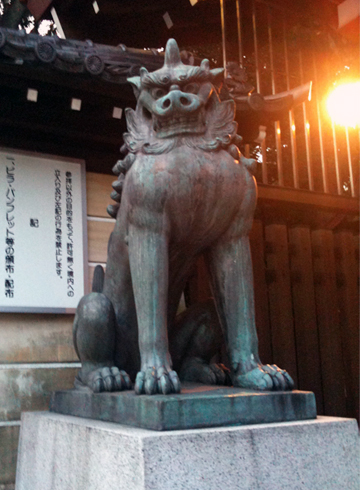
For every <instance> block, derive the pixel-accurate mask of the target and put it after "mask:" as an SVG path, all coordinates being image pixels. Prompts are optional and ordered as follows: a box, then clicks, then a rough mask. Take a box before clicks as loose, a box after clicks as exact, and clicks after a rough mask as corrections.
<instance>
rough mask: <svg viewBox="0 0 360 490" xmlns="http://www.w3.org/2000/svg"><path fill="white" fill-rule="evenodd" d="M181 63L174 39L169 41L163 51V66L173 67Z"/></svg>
mask: <svg viewBox="0 0 360 490" xmlns="http://www.w3.org/2000/svg"><path fill="white" fill-rule="evenodd" d="M180 63H182V61H181V58H180V51H179V47H178V45H177V42H176V41H175V39H169V40H168V42H167V43H166V49H165V64H164V66H174V65H179V64H180Z"/></svg>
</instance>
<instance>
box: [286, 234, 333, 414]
mask: <svg viewBox="0 0 360 490" xmlns="http://www.w3.org/2000/svg"><path fill="white" fill-rule="evenodd" d="M289 244H290V245H289V246H290V251H291V253H290V268H291V279H292V299H293V308H294V324H295V338H296V358H297V368H298V381H299V386H298V387H299V389H300V390H308V391H313V392H314V393H315V395H316V404H317V410H318V413H319V414H322V413H323V410H324V408H323V394H322V383H321V363H320V351H319V340H318V330H317V323H316V305H315V289H314V276H313V268H312V267H313V265H312V253H311V237H310V229H309V228H308V227H303V226H297V227H294V228H290V229H289Z"/></svg>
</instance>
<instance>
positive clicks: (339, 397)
mask: <svg viewBox="0 0 360 490" xmlns="http://www.w3.org/2000/svg"><path fill="white" fill-rule="evenodd" d="M311 238H312V248H313V265H314V283H315V298H316V311H317V323H318V328H319V343H320V358H321V370H322V381H323V394H324V412H325V414H326V415H335V416H346V402H345V383H344V382H345V379H344V368H343V356H342V349H341V332H340V321H339V310H338V297H337V287H336V268H335V256H334V236H333V232H332V231H331V230H315V231H313V232H312V236H311Z"/></svg>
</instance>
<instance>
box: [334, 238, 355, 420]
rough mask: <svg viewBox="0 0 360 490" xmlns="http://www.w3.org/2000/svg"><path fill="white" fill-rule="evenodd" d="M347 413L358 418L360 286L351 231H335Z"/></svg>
mask: <svg viewBox="0 0 360 490" xmlns="http://www.w3.org/2000/svg"><path fill="white" fill-rule="evenodd" d="M334 239H335V262H336V273H337V286H338V298H339V316H340V327H341V340H342V349H343V359H344V362H343V365H344V370H345V383H346V402H347V416H348V417H356V418H357V419H358V420H359V287H358V267H357V260H356V257H355V246H354V238H353V234H352V232H351V231H347V230H344V231H340V232H338V233H336V234H335V235H334Z"/></svg>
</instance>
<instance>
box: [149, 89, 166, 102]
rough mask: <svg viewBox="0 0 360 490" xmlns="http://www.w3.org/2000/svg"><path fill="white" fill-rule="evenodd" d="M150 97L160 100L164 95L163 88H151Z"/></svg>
mask: <svg viewBox="0 0 360 490" xmlns="http://www.w3.org/2000/svg"><path fill="white" fill-rule="evenodd" d="M151 95H152V96H153V97H154V99H160V98H161V97H164V95H166V90H165V89H163V88H159V87H157V88H153V89H152V91H151Z"/></svg>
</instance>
